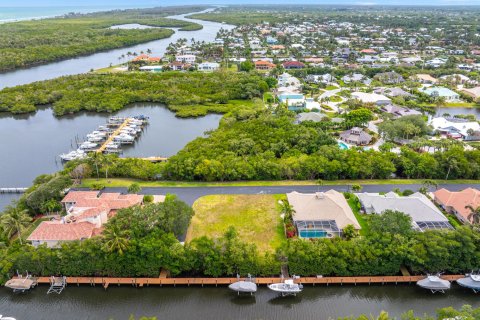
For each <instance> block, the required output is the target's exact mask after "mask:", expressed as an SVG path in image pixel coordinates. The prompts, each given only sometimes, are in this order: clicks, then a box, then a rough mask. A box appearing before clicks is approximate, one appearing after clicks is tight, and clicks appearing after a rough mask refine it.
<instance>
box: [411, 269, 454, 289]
mask: <svg viewBox="0 0 480 320" xmlns="http://www.w3.org/2000/svg"><path fill="white" fill-rule="evenodd" d="M417 285H418V286H419V287H421V288H424V289H428V290H430V291H432V293H435V292H441V293H445V290H449V289H450V287H451V283H450V281H448V280H444V279H441V278H440V275H439V274H437V275H428V276H427V277H426V278H424V279H422V280H418V281H417Z"/></svg>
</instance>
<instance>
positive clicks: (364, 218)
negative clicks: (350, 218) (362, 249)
mask: <svg viewBox="0 0 480 320" xmlns="http://www.w3.org/2000/svg"><path fill="white" fill-rule="evenodd" d="M347 202H348V205H349V206H350V208H351V209H352V211H353V214H354V215H355V218H357V221H358V223H359V224H360V227H362V229H360V235H362V236H364V235H366V234H368V232H369V231H370V226H369V225H368V218H369V216H368V215H366V214H363V213H360V209H359V206H358V198H357V196H355V195H353V194H352V195H351V196H350V199H347Z"/></svg>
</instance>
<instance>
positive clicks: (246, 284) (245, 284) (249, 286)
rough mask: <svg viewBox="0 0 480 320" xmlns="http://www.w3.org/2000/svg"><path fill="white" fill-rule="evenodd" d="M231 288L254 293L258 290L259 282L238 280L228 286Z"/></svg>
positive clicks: (238, 291) (240, 291)
mask: <svg viewBox="0 0 480 320" xmlns="http://www.w3.org/2000/svg"><path fill="white" fill-rule="evenodd" d="M228 288H229V289H230V290H233V291H236V292H237V293H238V294H240V293H250V294H253V293H255V292H257V284H256V283H254V282H252V281H237V282H234V283H232V284H230V285H229V286H228Z"/></svg>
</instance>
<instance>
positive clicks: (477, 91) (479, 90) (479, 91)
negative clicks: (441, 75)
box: [460, 87, 480, 99]
mask: <svg viewBox="0 0 480 320" xmlns="http://www.w3.org/2000/svg"><path fill="white" fill-rule="evenodd" d="M460 91H463V92H465V93H467V94H469V95H471V96H473V97H474V98H475V99H478V98H480V87H475V88H470V89H466V88H464V89H462V90H460Z"/></svg>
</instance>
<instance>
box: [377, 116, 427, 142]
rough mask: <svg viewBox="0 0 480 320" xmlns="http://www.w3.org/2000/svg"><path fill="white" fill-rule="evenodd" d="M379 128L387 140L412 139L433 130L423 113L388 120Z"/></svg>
mask: <svg viewBox="0 0 480 320" xmlns="http://www.w3.org/2000/svg"><path fill="white" fill-rule="evenodd" d="M378 130H379V132H380V133H381V134H382V136H383V137H385V138H386V139H387V140H402V139H412V138H415V137H421V136H424V135H426V134H427V133H430V132H432V128H431V127H429V126H428V125H427V123H426V121H425V119H424V118H423V116H421V115H412V116H405V117H401V118H399V119H397V120H386V121H384V122H382V123H380V124H379V125H378Z"/></svg>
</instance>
